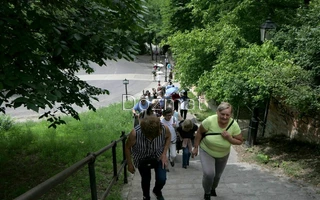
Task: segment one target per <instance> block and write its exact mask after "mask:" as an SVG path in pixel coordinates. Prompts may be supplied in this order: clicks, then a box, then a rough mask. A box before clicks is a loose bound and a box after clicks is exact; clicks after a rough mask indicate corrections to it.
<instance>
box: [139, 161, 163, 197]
mask: <svg viewBox="0 0 320 200" xmlns="http://www.w3.org/2000/svg"><path fill="white" fill-rule="evenodd" d="M138 170H139V173H140V176H141V187H142V192H143V196H144V197H146V198H149V197H150V182H151V168H149V167H139V168H138ZM154 172H155V186H154V188H153V191H154V193H155V194H156V195H159V194H161V190H162V188H163V186H164V185H165V184H166V180H167V171H166V169H165V168H162V162H161V160H160V161H159V162H158V164H157V167H156V168H155V169H154Z"/></svg>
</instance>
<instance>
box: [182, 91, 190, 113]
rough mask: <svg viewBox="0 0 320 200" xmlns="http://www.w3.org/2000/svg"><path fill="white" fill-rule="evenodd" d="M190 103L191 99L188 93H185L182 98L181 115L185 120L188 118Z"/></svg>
mask: <svg viewBox="0 0 320 200" xmlns="http://www.w3.org/2000/svg"><path fill="white" fill-rule="evenodd" d="M189 102H190V99H189V97H188V92H187V91H183V92H182V95H181V97H180V115H181V117H182V118H183V119H186V118H187V114H188V109H189Z"/></svg>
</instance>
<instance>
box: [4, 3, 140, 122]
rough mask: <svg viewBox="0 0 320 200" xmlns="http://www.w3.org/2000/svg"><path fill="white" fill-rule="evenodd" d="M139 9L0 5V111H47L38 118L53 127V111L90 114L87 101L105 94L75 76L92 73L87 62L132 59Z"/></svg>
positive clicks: (126, 5)
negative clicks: (79, 109) (86, 110)
mask: <svg viewBox="0 0 320 200" xmlns="http://www.w3.org/2000/svg"><path fill="white" fill-rule="evenodd" d="M141 11H142V0H139V1H129V0H128V1H111V0H104V1H103V0H100V1H96V2H95V1H89V0H82V1H77V0H65V1H50V0H47V1H40V0H34V1H1V3H0V30H1V35H0V52H1V54H0V91H1V93H0V105H1V111H2V112H5V107H13V108H18V107H20V106H25V107H27V108H28V109H31V110H34V111H36V112H38V111H39V108H50V109H51V110H50V111H48V112H46V113H44V114H43V115H42V116H41V117H47V118H48V120H49V121H51V122H52V124H51V126H53V127H55V126H56V125H57V124H60V123H64V121H62V120H61V119H60V117H57V116H56V115H55V113H56V112H57V111H60V112H62V113H64V114H67V115H71V116H72V117H74V118H75V119H79V115H78V113H77V112H76V111H75V110H74V109H73V108H72V105H77V106H80V107H83V106H87V107H88V108H89V109H92V110H95V108H94V106H93V105H92V103H91V101H92V100H97V97H96V96H97V95H100V94H108V93H109V92H108V90H104V89H100V88H97V87H94V86H91V85H89V84H87V83H86V82H84V81H81V80H79V78H78V77H77V76H75V73H76V72H78V71H79V70H80V69H84V70H85V71H86V72H87V73H92V72H93V69H92V68H91V67H90V66H89V61H93V62H96V63H98V64H99V65H103V64H104V59H112V60H116V59H118V58H125V59H133V56H134V54H135V53H136V52H137V48H136V45H137V43H136V42H135V41H134V40H132V37H131V33H132V32H136V31H138V30H143V29H142V27H141V24H142V18H141V14H140V13H141ZM56 103H59V105H58V108H57V110H53V108H54V104H56Z"/></svg>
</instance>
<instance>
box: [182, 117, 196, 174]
mask: <svg viewBox="0 0 320 200" xmlns="http://www.w3.org/2000/svg"><path fill="white" fill-rule="evenodd" d="M180 124H181V126H179V127H178V128H177V134H178V135H179V137H180V138H181V139H182V167H183V168H185V169H187V167H188V166H189V160H190V156H191V152H192V140H193V139H194V135H195V133H196V131H197V130H198V126H197V125H196V124H194V123H193V122H192V120H191V119H186V120H183V121H181V123H180Z"/></svg>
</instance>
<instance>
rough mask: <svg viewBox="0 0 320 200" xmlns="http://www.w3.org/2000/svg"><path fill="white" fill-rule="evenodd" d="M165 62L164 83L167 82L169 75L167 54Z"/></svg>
mask: <svg viewBox="0 0 320 200" xmlns="http://www.w3.org/2000/svg"><path fill="white" fill-rule="evenodd" d="M164 61H165V74H164V81H165V82H167V77H168V76H167V73H168V63H169V62H168V58H167V54H166V58H165V59H164Z"/></svg>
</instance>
